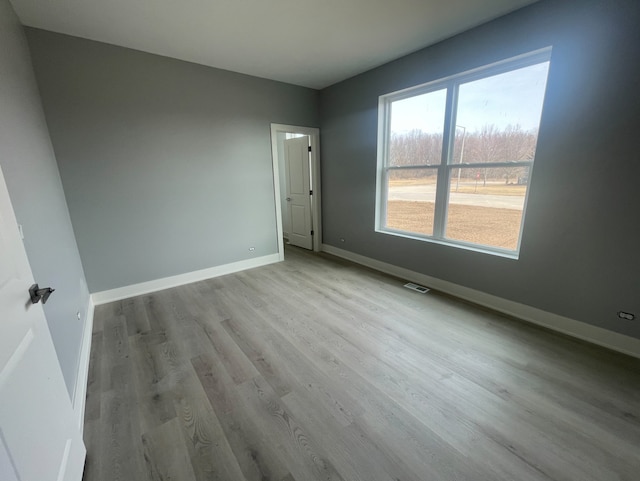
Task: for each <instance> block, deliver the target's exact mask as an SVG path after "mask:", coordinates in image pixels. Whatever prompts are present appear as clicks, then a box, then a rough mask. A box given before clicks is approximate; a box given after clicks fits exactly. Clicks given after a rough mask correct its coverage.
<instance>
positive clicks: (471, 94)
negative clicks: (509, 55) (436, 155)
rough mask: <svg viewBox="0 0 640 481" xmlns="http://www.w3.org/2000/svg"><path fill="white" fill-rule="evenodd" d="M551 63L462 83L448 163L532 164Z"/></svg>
mask: <svg viewBox="0 0 640 481" xmlns="http://www.w3.org/2000/svg"><path fill="white" fill-rule="evenodd" d="M548 70H549V62H544V63H539V64H536V65H531V66H529V67H524V68H520V69H517V70H512V71H510V72H506V73H502V74H499V75H493V76H491V77H486V78H483V79H480V80H474V81H472V82H467V83H463V84H461V85H460V89H459V91H458V110H457V116H456V128H455V139H454V140H455V143H454V150H453V152H452V155H451V161H450V162H451V163H452V164H458V163H480V162H509V161H522V160H533V157H534V154H535V149H536V142H537V140H538V127H539V125H540V115H541V113H542V102H543V99H544V91H545V87H546V82H547V72H548Z"/></svg>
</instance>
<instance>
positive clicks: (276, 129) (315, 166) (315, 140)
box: [271, 123, 322, 261]
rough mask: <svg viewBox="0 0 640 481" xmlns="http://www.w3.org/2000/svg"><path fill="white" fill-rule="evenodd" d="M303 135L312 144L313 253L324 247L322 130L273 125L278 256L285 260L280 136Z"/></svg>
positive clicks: (272, 157) (272, 148)
mask: <svg viewBox="0 0 640 481" xmlns="http://www.w3.org/2000/svg"><path fill="white" fill-rule="evenodd" d="M279 133H283V134H286V133H289V134H303V135H308V136H309V141H310V143H311V190H312V191H313V197H312V198H311V217H312V226H313V251H314V252H320V249H321V246H322V199H321V194H322V190H321V187H320V129H319V128H316V127H302V126H297V125H286V124H274V123H272V124H271V162H272V166H273V187H274V191H273V194H274V200H275V202H276V227H277V235H278V256H279V257H280V260H281V261H282V260H284V237H283V235H284V233H283V228H282V203H281V200H280V197H281V189H284V188H285V186H283V185H280V168H279V166H278V153H279V152H278V134H279Z"/></svg>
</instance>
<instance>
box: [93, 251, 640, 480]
mask: <svg viewBox="0 0 640 481" xmlns="http://www.w3.org/2000/svg"><path fill="white" fill-rule="evenodd" d="M402 284H403V281H402V280H400V279H396V278H393V277H390V276H387V275H385V274H381V273H379V272H376V271H372V270H370V269H366V268H362V267H359V266H357V265H354V264H351V263H349V262H347V261H344V260H340V259H336V258H334V257H332V256H329V255H325V254H320V255H318V254H313V253H310V252H307V251H304V250H301V249H296V248H291V247H287V250H286V260H285V261H284V262H282V263H277V264H271V265H267V266H264V267H261V268H257V269H252V270H249V271H244V272H238V273H236V274H230V275H227V276H222V277H218V278H215V279H209V280H205V281H201V282H197V283H193V284H189V285H185V286H179V287H176V288H172V289H167V290H165V291H160V292H154V293H151V294H146V295H143V296H139V297H134V298H130V299H124V300H122V301H117V302H113V303H110V304H106V305H101V306H97V307H96V309H95V314H94V329H93V335H92V348H91V355H90V365H89V376H88V378H89V381H88V385H87V404H86V410H85V443H86V445H87V449H88V453H87V464H86V467H85V473H84V478H83V480H84V481H119V480H134V479H135V480H136V481H153V480H160V479H162V480H168V479H180V480H181V481H212V480H221V481H223V480H229V481H259V480H260V481H267V480H268V481H315V480H349V481H392V480H393V481H397V480H402V481H418V480H426V479H428V480H432V481H441V480H446V481H450V480H456V481H485V480H486V481H511V480H518V481H550V480H551V481H555V480H558V481H559V480H563V481H572V480H580V481H596V480H597V481H613V480H617V481H637V480H638V479H639V478H638V473H640V360H638V359H633V358H630V357H628V356H624V355H621V354H617V353H615V352H612V351H608V350H605V349H602V348H599V347H597V346H593V345H590V344H586V343H583V342H581V341H578V340H575V339H572V338H568V337H566V336H563V335H560V334H556V333H553V332H550V331H547V330H545V329H542V328H538V327H536V326H532V325H530V324H526V323H523V322H521V321H517V320H515V319H510V318H508V317H506V316H502V315H500V314H498V313H495V312H492V311H489V310H486V309H483V308H480V307H477V306H474V305H471V304H469V303H465V302H462V301H459V300H456V299H454V298H451V297H449V296H446V295H444V294H440V293H438V292H435V291H430V292H428V293H427V294H419V293H416V292H413V291H409V290H407V289H405V288H404V287H402Z"/></svg>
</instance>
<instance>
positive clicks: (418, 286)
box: [404, 282, 429, 294]
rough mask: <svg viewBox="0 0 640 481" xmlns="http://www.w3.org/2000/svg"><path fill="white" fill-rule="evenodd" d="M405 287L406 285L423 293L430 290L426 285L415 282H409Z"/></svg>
mask: <svg viewBox="0 0 640 481" xmlns="http://www.w3.org/2000/svg"><path fill="white" fill-rule="evenodd" d="M404 287H406V288H407V289H411V290H412V291H416V292H421V293H422V294H424V293H425V292H429V289H427V288H426V287H424V286H420V285H418V284H414V283H413V282H407V283H406V284H405V285H404Z"/></svg>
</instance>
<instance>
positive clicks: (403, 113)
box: [387, 89, 447, 167]
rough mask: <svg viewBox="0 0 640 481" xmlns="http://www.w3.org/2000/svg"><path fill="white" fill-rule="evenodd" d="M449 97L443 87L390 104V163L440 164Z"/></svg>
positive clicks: (393, 164) (395, 164)
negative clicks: (445, 114)
mask: <svg viewBox="0 0 640 481" xmlns="http://www.w3.org/2000/svg"><path fill="white" fill-rule="evenodd" d="M446 100H447V91H446V89H443V90H437V91H435V92H429V93H426V94H422V95H416V96H415V97H411V98H408V99H403V100H396V101H395V102H392V103H391V106H390V108H391V121H390V132H389V134H390V135H389V159H388V164H387V165H389V166H393V167H397V166H404V165H437V164H439V163H440V161H441V160H442V132H443V128H444V110H445V104H446Z"/></svg>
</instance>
